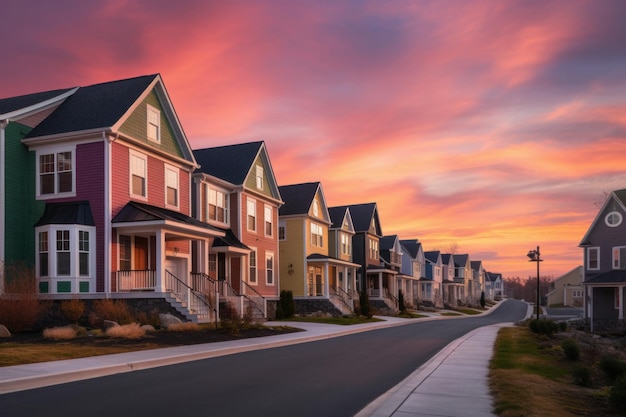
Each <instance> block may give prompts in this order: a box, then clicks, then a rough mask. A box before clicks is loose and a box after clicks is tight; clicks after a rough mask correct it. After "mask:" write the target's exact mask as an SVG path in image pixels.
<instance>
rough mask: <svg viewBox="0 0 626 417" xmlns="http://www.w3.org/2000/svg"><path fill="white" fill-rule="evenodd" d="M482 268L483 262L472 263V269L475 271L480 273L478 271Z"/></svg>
mask: <svg viewBox="0 0 626 417" xmlns="http://www.w3.org/2000/svg"><path fill="white" fill-rule="evenodd" d="M482 266H483V261H470V267H471V268H472V269H473V270H475V271H478V269H479V268H481V267H482Z"/></svg>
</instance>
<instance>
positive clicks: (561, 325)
mask: <svg viewBox="0 0 626 417" xmlns="http://www.w3.org/2000/svg"><path fill="white" fill-rule="evenodd" d="M559 331H560V332H565V331H567V322H566V321H560V322H559Z"/></svg>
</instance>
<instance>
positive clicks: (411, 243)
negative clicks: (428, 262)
mask: <svg viewBox="0 0 626 417" xmlns="http://www.w3.org/2000/svg"><path fill="white" fill-rule="evenodd" d="M400 245H402V249H403V250H404V252H405V253H407V254H408V255H409V256H410V257H411V258H413V259H415V258H417V255H418V254H419V250H420V247H421V246H422V243H421V242H419V241H418V240H417V239H404V240H400Z"/></svg>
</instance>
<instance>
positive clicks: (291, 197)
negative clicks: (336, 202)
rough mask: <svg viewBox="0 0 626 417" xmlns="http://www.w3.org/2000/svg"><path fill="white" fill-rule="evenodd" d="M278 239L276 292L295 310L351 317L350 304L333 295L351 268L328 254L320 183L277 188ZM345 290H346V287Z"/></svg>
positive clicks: (352, 273) (353, 271)
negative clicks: (289, 295) (287, 295)
mask: <svg viewBox="0 0 626 417" xmlns="http://www.w3.org/2000/svg"><path fill="white" fill-rule="evenodd" d="M279 191H280V195H281V197H282V199H283V201H284V205H283V206H281V208H280V210H279V224H278V228H279V230H278V238H279V252H280V255H279V259H280V261H279V265H280V276H281V283H280V284H281V286H280V289H281V290H287V291H291V292H292V293H293V298H294V301H295V304H296V312H297V313H299V314H307V313H312V312H316V311H323V312H327V313H330V314H332V315H333V316H341V315H344V314H353V309H352V304H351V303H349V302H344V300H341V297H335V295H337V294H338V293H340V291H341V290H342V289H341V288H340V287H339V286H338V283H339V282H342V283H345V282H346V279H345V277H347V276H352V277H354V276H355V275H356V267H357V266H358V265H356V264H353V263H351V262H349V261H346V260H344V259H339V258H335V257H332V256H331V254H330V252H329V226H331V224H332V222H331V219H330V215H329V212H328V206H327V204H326V199H325V198H324V192H323V189H322V185H321V183H320V182H309V183H303V184H293V185H285V186H281V187H279ZM346 288H347V287H346Z"/></svg>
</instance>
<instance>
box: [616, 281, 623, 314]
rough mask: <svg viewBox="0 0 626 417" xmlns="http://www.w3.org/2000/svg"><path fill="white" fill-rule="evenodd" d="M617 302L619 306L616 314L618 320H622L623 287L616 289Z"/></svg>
mask: <svg viewBox="0 0 626 417" xmlns="http://www.w3.org/2000/svg"><path fill="white" fill-rule="evenodd" d="M617 290H618V293H617V302H618V304H619V310H618V313H617V319H618V320H624V286H623V285H621V286H619V287H617Z"/></svg>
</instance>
